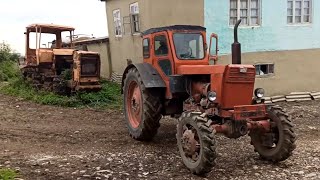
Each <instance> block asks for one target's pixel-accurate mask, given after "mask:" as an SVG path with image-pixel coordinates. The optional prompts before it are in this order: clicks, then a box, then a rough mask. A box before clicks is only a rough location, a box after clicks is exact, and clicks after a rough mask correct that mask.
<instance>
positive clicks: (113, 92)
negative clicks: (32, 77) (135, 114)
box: [0, 78, 122, 109]
mask: <svg viewBox="0 0 320 180" xmlns="http://www.w3.org/2000/svg"><path fill="white" fill-rule="evenodd" d="M101 83H102V90H101V91H99V92H91V93H86V92H79V93H76V94H75V95H73V96H62V95H57V94H54V93H52V92H46V91H36V90H35V89H34V88H33V87H31V86H30V85H29V84H27V83H26V82H24V81H23V80H22V79H21V78H15V79H11V80H10V81H9V83H8V84H7V85H3V86H1V87H0V92H1V93H3V94H7V95H11V96H16V97H21V98H24V99H26V100H30V101H33V102H36V103H39V104H44V105H55V106H63V107H91V108H96V109H100V108H106V107H108V108H120V107H121V102H122V96H121V94H120V85H119V84H116V83H112V82H108V81H102V82H101Z"/></svg>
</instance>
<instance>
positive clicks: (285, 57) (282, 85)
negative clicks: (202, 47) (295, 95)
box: [219, 49, 320, 96]
mask: <svg viewBox="0 0 320 180" xmlns="http://www.w3.org/2000/svg"><path fill="white" fill-rule="evenodd" d="M242 62H243V64H256V63H261V62H267V63H274V64H275V73H274V75H272V76H267V77H261V78H259V77H258V78H256V87H262V88H264V89H265V90H266V94H267V95H268V96H272V95H282V94H288V93H291V92H294V91H295V92H297V91H319V90H320V83H319V79H320V71H319V66H320V49H308V50H292V51H273V52H258V53H244V54H243V55H242ZM230 63H231V56H230V55H224V56H221V57H220V59H219V64H230Z"/></svg>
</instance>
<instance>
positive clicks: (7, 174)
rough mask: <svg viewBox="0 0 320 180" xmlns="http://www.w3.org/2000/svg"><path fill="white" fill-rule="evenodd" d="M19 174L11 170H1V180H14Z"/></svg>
mask: <svg viewBox="0 0 320 180" xmlns="http://www.w3.org/2000/svg"><path fill="white" fill-rule="evenodd" d="M16 177H17V173H16V172H14V171H13V170H10V169H0V180H14V179H15V178H16Z"/></svg>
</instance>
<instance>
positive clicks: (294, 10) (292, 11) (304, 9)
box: [287, 0, 312, 24]
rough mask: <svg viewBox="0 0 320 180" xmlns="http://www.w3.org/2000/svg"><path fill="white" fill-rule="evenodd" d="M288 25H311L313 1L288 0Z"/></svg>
mask: <svg viewBox="0 0 320 180" xmlns="http://www.w3.org/2000/svg"><path fill="white" fill-rule="evenodd" d="M287 13H288V15H287V22H288V24H302V23H311V18H312V17H311V16H312V0H288V8H287Z"/></svg>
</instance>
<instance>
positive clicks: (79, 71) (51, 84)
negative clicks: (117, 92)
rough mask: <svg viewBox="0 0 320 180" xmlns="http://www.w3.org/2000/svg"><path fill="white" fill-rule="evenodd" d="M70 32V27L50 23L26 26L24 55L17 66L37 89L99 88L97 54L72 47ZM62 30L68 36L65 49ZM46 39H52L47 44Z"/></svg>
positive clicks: (73, 90)
mask: <svg viewBox="0 0 320 180" xmlns="http://www.w3.org/2000/svg"><path fill="white" fill-rule="evenodd" d="M73 32H74V28H73V27H69V26H61V25H53V24H32V25H29V26H28V27H27V28H26V32H25V35H26V55H25V59H24V62H23V63H22V64H20V70H21V72H22V74H23V77H24V78H25V79H27V80H29V81H30V82H31V83H32V84H33V86H35V87H36V88H37V89H44V90H49V91H53V92H56V93H59V94H65V93H70V92H75V91H80V90H85V91H98V90H100V89H101V84H100V66H101V65H100V64H101V61H100V55H99V53H97V52H90V51H77V50H75V49H74V45H73V38H72V36H73ZM63 33H67V34H66V35H68V37H69V38H70V39H69V41H70V43H69V44H70V46H69V48H68V49H67V48H64V47H63V42H62V35H63ZM48 38H49V39H48ZM53 39H54V40H53ZM49 40H50V41H52V40H53V41H52V43H51V45H50V44H49V43H48V44H47V43H46V42H48V41H49Z"/></svg>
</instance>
